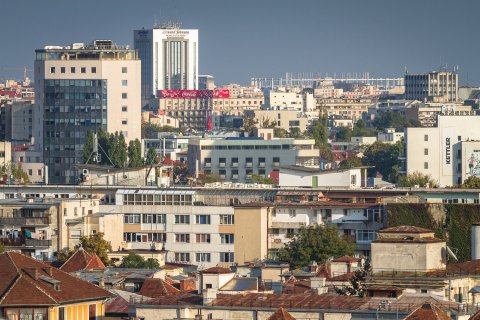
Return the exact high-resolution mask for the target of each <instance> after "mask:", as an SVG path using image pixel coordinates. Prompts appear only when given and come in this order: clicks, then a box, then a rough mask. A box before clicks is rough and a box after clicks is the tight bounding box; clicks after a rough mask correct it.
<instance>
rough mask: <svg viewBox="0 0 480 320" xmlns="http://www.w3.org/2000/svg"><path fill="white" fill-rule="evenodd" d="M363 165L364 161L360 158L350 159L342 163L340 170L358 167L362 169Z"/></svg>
mask: <svg viewBox="0 0 480 320" xmlns="http://www.w3.org/2000/svg"><path fill="white" fill-rule="evenodd" d="M362 165H363V163H362V159H360V158H359V157H355V156H353V157H350V158H347V159H345V160H343V161H341V162H340V165H339V168H340V169H350V168H356V167H361V166H362Z"/></svg>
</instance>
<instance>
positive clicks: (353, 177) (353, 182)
mask: <svg viewBox="0 0 480 320" xmlns="http://www.w3.org/2000/svg"><path fill="white" fill-rule="evenodd" d="M350 185H352V186H355V185H357V175H356V174H353V175H351V176H350Z"/></svg>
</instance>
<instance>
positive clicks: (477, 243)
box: [471, 223, 480, 260]
mask: <svg viewBox="0 0 480 320" xmlns="http://www.w3.org/2000/svg"><path fill="white" fill-rule="evenodd" d="M471 248H472V260H477V259H480V223H474V224H472V247H471Z"/></svg>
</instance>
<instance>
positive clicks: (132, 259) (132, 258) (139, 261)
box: [120, 253, 146, 269]
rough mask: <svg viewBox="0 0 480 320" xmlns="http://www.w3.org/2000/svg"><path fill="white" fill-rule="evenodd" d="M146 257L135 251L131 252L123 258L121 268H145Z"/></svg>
mask: <svg viewBox="0 0 480 320" xmlns="http://www.w3.org/2000/svg"><path fill="white" fill-rule="evenodd" d="M145 263H146V261H145V259H144V258H143V257H142V256H139V255H138V254H135V253H129V254H128V256H125V257H123V258H122V263H121V264H120V268H132V269H143V268H145Z"/></svg>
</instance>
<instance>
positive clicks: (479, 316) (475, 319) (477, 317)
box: [468, 310, 480, 320]
mask: <svg viewBox="0 0 480 320" xmlns="http://www.w3.org/2000/svg"><path fill="white" fill-rule="evenodd" d="M468 320H480V310H479V311H477V312H475V314H474V315H473V316H471V317H470V318H468Z"/></svg>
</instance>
